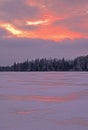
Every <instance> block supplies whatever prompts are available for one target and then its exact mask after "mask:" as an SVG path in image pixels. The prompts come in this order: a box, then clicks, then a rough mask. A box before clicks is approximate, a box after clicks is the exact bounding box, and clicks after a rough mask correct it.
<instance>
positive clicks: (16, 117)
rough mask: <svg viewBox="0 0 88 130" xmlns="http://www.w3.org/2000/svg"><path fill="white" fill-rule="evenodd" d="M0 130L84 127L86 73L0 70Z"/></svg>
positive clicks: (86, 127) (79, 129)
mask: <svg viewBox="0 0 88 130" xmlns="http://www.w3.org/2000/svg"><path fill="white" fill-rule="evenodd" d="M0 130H88V73H86V72H1V73H0Z"/></svg>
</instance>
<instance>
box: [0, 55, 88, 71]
mask: <svg viewBox="0 0 88 130" xmlns="http://www.w3.org/2000/svg"><path fill="white" fill-rule="evenodd" d="M0 71H88V55H87V56H79V57H77V58H75V59H73V60H67V59H64V58H62V59H58V58H50V59H46V58H42V59H35V60H31V61H29V60H26V61H24V62H22V63H16V62H14V63H13V65H11V66H0Z"/></svg>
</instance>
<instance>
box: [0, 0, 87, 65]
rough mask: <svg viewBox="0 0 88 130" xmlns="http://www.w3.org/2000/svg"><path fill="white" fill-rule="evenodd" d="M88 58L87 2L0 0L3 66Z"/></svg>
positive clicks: (74, 0) (1, 62)
mask: <svg viewBox="0 0 88 130" xmlns="http://www.w3.org/2000/svg"><path fill="white" fill-rule="evenodd" d="M87 54H88V0H0V65H10V64H12V63H13V62H14V61H16V62H21V61H24V60H26V59H29V60H31V59H35V58H45V57H46V58H54V57H55V58H62V57H65V58H74V57H77V56H80V55H87Z"/></svg>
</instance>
